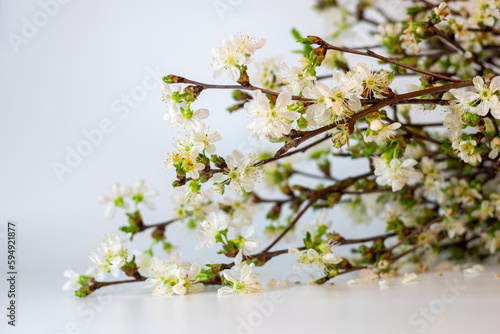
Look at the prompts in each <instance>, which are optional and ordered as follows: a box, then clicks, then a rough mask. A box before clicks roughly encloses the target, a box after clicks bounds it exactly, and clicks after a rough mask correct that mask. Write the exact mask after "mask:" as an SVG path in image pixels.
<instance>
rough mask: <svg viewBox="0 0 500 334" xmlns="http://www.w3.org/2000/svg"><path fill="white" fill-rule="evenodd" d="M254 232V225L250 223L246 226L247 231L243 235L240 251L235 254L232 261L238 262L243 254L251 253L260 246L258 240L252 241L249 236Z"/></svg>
mask: <svg viewBox="0 0 500 334" xmlns="http://www.w3.org/2000/svg"><path fill="white" fill-rule="evenodd" d="M254 233H255V227H254V226H253V225H252V226H250V227H249V228H248V230H247V233H246V234H245V236H244V237H243V241H242V245H241V247H240V251H239V252H238V254H236V258H235V260H234V263H236V264H239V263H241V261H242V260H243V256H250V255H252V254H253V253H254V252H255V251H256V250H257V249H259V247H260V242H258V241H253V240H251V239H250V238H251V237H252V236H253V234H254Z"/></svg>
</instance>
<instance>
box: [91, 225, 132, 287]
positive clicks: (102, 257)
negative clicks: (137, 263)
mask: <svg viewBox="0 0 500 334" xmlns="http://www.w3.org/2000/svg"><path fill="white" fill-rule="evenodd" d="M130 236H131V234H130V233H124V232H122V231H118V232H116V234H115V235H113V236H105V237H104V239H103V240H102V241H101V242H100V243H99V244H98V245H97V247H96V248H95V252H92V253H90V255H89V258H90V260H91V261H92V263H93V264H94V269H93V272H94V276H95V278H96V279H97V280H104V279H105V278H106V273H110V274H111V275H112V276H113V277H115V278H116V277H118V275H119V273H120V269H121V268H122V267H123V266H124V265H125V263H126V262H127V261H130V260H131V258H132V254H131V252H130V251H129V250H128V248H129V246H128V243H129V240H130Z"/></svg>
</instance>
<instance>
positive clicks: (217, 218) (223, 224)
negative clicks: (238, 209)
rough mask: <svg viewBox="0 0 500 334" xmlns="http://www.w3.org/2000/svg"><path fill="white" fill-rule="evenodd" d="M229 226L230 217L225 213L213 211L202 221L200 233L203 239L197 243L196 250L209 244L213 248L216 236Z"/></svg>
mask: <svg viewBox="0 0 500 334" xmlns="http://www.w3.org/2000/svg"><path fill="white" fill-rule="evenodd" d="M228 226H229V217H228V216H227V215H226V214H224V213H216V212H211V213H209V214H208V216H207V219H206V220H204V221H202V222H201V223H200V229H199V235H200V238H201V241H200V242H199V243H198V244H197V245H196V248H195V249H196V250H198V249H201V248H203V247H204V246H207V248H212V247H213V246H214V245H215V243H216V237H217V236H218V235H220V233H221V232H223V231H224V230H226V229H227V228H228Z"/></svg>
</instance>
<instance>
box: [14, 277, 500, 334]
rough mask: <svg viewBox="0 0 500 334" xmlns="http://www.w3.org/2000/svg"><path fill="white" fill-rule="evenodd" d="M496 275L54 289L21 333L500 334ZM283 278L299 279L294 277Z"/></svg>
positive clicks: (35, 299) (27, 306) (25, 317)
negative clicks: (162, 289) (185, 290)
mask: <svg viewBox="0 0 500 334" xmlns="http://www.w3.org/2000/svg"><path fill="white" fill-rule="evenodd" d="M496 269H497V270H498V267H497V268H496ZM494 273H495V271H494V270H492V268H489V269H487V270H486V271H485V273H483V274H481V275H479V276H475V277H465V276H464V275H463V274H462V273H461V272H443V275H442V276H439V274H438V273H428V274H422V275H419V277H418V281H417V282H412V283H409V284H403V283H401V277H398V278H393V279H387V280H388V281H389V282H390V283H391V285H390V286H389V287H388V288H386V289H381V288H379V285H378V283H377V281H372V282H370V283H367V284H364V285H356V286H352V287H350V286H347V284H346V281H347V279H348V278H347V277H338V278H337V279H335V280H332V281H331V282H334V283H335V284H334V285H330V284H328V283H327V284H325V285H323V286H308V285H301V286H294V287H291V288H286V289H281V290H279V289H274V290H271V289H269V288H267V287H266V289H265V292H263V293H261V294H259V295H247V296H226V297H217V295H216V292H215V290H214V288H213V287H212V288H208V289H207V290H208V291H204V292H203V293H201V294H197V295H187V296H174V297H152V296H150V295H149V293H150V291H149V290H146V289H143V288H142V287H141V284H140V283H138V284H137V283H134V284H129V285H128V286H120V287H119V288H118V290H112V289H111V288H108V289H102V290H101V291H99V292H96V293H95V294H94V295H92V296H90V297H88V298H86V299H78V298H73V297H71V296H68V295H64V294H62V293H54V292H53V291H51V290H50V289H48V288H57V286H54V284H50V283H49V284H47V285H46V286H44V287H42V286H41V287H40V290H39V292H33V294H32V295H27V294H28V291H24V293H23V298H21V300H20V307H21V311H20V313H19V324H20V325H19V327H18V328H16V330H17V332H19V333H47V334H48V333H53V334H56V333H65V332H66V333H71V330H67V331H66V330H65V329H68V328H69V329H71V328H73V327H74V328H76V331H75V333H77V332H78V331H79V333H89V334H91V333H123V334H128V333H231V334H232V333H246V334H249V333H343V334H349V333H374V334H375V333H384V334H392V333H395V334H404V333H408V334H410V333H429V334H430V333H497V332H498V319H497V316H498V311H500V298H499V292H500V278H495V277H494V275H493V274H494ZM356 275H357V274H356ZM299 276H300V275H299ZM280 277H288V278H290V279H293V278H294V277H296V276H294V274H292V273H291V272H289V273H288V274H287V275H285V276H280ZM26 279H28V278H24V280H26ZM30 279H32V278H30ZM450 286H453V287H455V289H450ZM30 290H31V289H30ZM30 293H31V291H30ZM426 317H427V319H428V320H426ZM11 332H12V333H15V331H13V330H9V331H8V333H11Z"/></svg>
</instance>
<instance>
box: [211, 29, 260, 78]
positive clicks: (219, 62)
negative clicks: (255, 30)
mask: <svg viewBox="0 0 500 334" xmlns="http://www.w3.org/2000/svg"><path fill="white" fill-rule="evenodd" d="M265 43H266V40H265V39H263V38H261V39H256V38H255V37H248V36H245V35H236V34H231V36H230V39H229V40H223V41H222V46H221V47H220V48H214V49H212V56H213V61H212V64H211V66H212V69H213V70H214V79H218V78H220V76H221V75H222V72H223V71H224V70H226V71H227V74H228V77H229V79H230V80H232V81H237V80H238V78H239V77H240V70H241V69H242V67H243V66H245V65H246V64H250V63H251V62H252V55H253V54H254V53H255V51H257V50H258V49H260V48H261V47H263V46H264V44H265Z"/></svg>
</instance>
